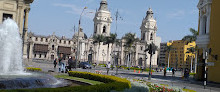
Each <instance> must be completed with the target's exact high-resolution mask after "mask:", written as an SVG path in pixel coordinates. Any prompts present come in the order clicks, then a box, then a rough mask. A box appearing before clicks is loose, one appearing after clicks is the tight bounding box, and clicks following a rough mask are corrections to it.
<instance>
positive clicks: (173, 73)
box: [172, 68, 175, 76]
mask: <svg viewBox="0 0 220 92" xmlns="http://www.w3.org/2000/svg"><path fill="white" fill-rule="evenodd" d="M172 76H175V69H174V68H173V69H172Z"/></svg>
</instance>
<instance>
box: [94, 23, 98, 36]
mask: <svg viewBox="0 0 220 92" xmlns="http://www.w3.org/2000/svg"><path fill="white" fill-rule="evenodd" d="M95 27H96V28H95V32H94V33H95V34H96V33H97V30H98V26H97V25H96V26H95Z"/></svg>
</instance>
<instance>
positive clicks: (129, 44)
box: [123, 33, 138, 67]
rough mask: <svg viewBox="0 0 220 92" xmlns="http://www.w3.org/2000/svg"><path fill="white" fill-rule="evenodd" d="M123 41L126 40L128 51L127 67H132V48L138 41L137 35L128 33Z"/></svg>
mask: <svg viewBox="0 0 220 92" xmlns="http://www.w3.org/2000/svg"><path fill="white" fill-rule="evenodd" d="M123 39H125V45H124V47H125V49H126V50H127V51H128V57H129V58H128V62H127V67H130V63H131V53H132V47H134V46H133V45H134V43H135V42H136V41H137V40H138V39H137V38H135V34H133V33H127V34H125V36H124V37H123Z"/></svg>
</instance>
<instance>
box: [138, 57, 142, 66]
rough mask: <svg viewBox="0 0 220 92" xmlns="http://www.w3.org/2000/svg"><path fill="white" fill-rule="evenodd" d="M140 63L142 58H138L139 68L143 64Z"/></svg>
mask: <svg viewBox="0 0 220 92" xmlns="http://www.w3.org/2000/svg"><path fill="white" fill-rule="evenodd" d="M142 61H143V59H142V58H139V60H138V65H139V66H142V65H143V64H142Z"/></svg>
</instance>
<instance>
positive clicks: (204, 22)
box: [202, 16, 207, 34]
mask: <svg viewBox="0 0 220 92" xmlns="http://www.w3.org/2000/svg"><path fill="white" fill-rule="evenodd" d="M202 27H203V29H202V30H203V31H202V34H206V33H207V17H206V16H204V17H203V25H202Z"/></svg>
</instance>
